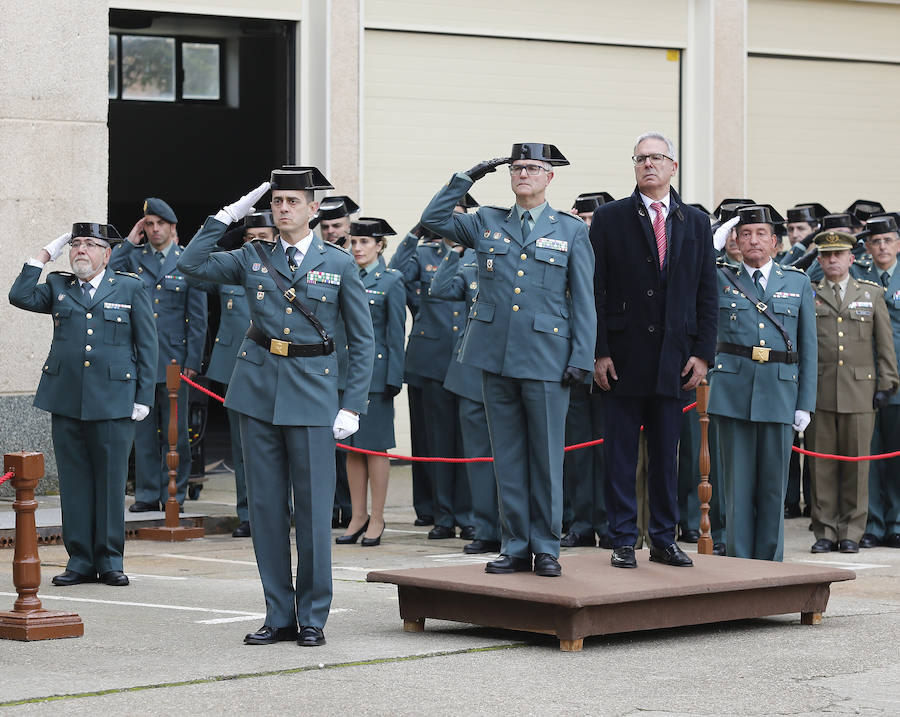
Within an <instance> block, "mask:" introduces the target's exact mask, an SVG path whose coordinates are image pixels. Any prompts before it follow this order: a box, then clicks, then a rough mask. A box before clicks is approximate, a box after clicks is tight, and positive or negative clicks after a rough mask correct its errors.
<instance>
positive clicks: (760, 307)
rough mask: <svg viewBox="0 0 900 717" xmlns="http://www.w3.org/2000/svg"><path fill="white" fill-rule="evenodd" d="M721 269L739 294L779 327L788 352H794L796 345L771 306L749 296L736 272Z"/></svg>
mask: <svg viewBox="0 0 900 717" xmlns="http://www.w3.org/2000/svg"><path fill="white" fill-rule="evenodd" d="M719 271H720V272H721V274H722V276H724V277H725V278H726V279H727V280H728V283H729V284H731V285H732V286H733V287H734V288H735V289H737V292H738V294H740V295H741V296H743V297H744V298H745V299H747V301H749V302H750V303H751V304H753V305H754V306H755V307H756V310H757V311H758V312H759V313H761V314H762V315H763V316H765V317H766V318H767V319H768V320H769V321H771V322H772V324H773V325H774V326H775V328H776V329H778V331H779V332H780V333H781V338H783V339H784V343H785V345H786V346H787V350H788V353H790V352H792V351H793V350H794V345H793V344H792V343H791V337H790V336H788V332H787V331H786V330H785V328H784V326H782V325H781V322H780V321H779V320H778V319H776V318H775V317H774V316H773V315H772V312H771V311H769V307H768V306H767V305H766V304H764V303H763V302H762V301H754V300H753V299H752V298H751V297H750V296H747V294H746V293H744V288H743V287H742V286H741V285H740V284H738V283H737V280H736V279H735V278H734V274H732V273H731V271H729V270H728V269H725V268H723V267H720V268H719Z"/></svg>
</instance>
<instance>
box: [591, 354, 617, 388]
mask: <svg viewBox="0 0 900 717" xmlns="http://www.w3.org/2000/svg"><path fill="white" fill-rule="evenodd" d="M610 379H612V380H613V381H618V380H619V375H618V374H617V373H616V367H615V364H613V360H612V356H601V357H600V358H598V359H595V360H594V381H595V382H596V383H597V385H598V386H599V387H600V388H602V389H603V390H604V391H609V390H610V389H612V384H611V383H610Z"/></svg>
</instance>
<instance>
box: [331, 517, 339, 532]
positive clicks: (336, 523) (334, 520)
mask: <svg viewBox="0 0 900 717" xmlns="http://www.w3.org/2000/svg"><path fill="white" fill-rule="evenodd" d="M331 527H332V529H334V528H340V527H341V517H340V515H332V516H331Z"/></svg>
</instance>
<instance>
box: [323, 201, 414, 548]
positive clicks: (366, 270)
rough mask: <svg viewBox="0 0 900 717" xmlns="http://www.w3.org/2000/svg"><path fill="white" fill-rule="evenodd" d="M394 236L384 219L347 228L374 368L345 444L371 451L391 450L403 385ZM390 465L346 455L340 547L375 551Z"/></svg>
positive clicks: (402, 289)
mask: <svg viewBox="0 0 900 717" xmlns="http://www.w3.org/2000/svg"><path fill="white" fill-rule="evenodd" d="M394 234H396V232H395V231H394V230H393V229H391V227H390V225H389V224H388V223H387V222H386V221H385V220H384V219H378V218H376V217H359V218H358V219H354V220H353V221H352V222H351V223H350V250H351V252H352V253H353V258H354V259H355V260H356V264H357V266H359V273H360V278H361V279H362V282H363V286H365V289H366V299H367V300H368V302H369V311H370V312H371V314H372V327H373V329H374V331H375V368H374V369H373V371H372V382H371V384H370V385H369V408H368V411H367V413H366V415H365V416H361V417H360V422H359V431H358V432H357V433H355V434H354V435H352V436H350V437H349V438H348V439H347V444H348V445H351V446H354V447H356V448H365V449H367V450H370V451H385V450H387V449H388V448H393V447H394V446H395V445H396V444H395V442H394V396H396V395H397V394H398V393H400V386H401V385H402V384H403V358H404V352H403V338H404V337H403V334H404V329H405V325H406V286H405V285H404V283H403V275H402V274H401V273H400V272H399V271H397V270H396V269H388V268H387V266H386V265H385V263H384V259H383V258H382V256H381V255H382V253H383V252H384V248H385V245H386V239H385V237H388V236H392V235H394ZM389 472H390V463H389V459H388V458H387V457H385V456H367V455H363V454H360V453H348V454H347V481H348V482H349V484H350V501H351V503H352V505H353V516H352V518H351V519H350V525H348V526H347V532H346V533H345V534H344V535H342V536H340V537H338V538H337V539H336V540H335V542H337V543H338V544H339V545H345V544H349V543H355V542H356V541H357V540H358V539H359V536H360V535H363V533H365V535H364V536H363V539H362V544H363V545H364V546H365V547H370V546H375V545H379V544H380V543H381V534H382V533H383V532H384V502H385V499H386V498H387V486H388V474H389ZM367 486H368V488H369V492H371V494H372V512H371V515H369V514H368V513H367V511H366V487H367Z"/></svg>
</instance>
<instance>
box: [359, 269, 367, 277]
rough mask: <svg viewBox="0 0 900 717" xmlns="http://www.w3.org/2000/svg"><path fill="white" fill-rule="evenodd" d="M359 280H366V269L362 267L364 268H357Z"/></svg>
mask: <svg viewBox="0 0 900 717" xmlns="http://www.w3.org/2000/svg"><path fill="white" fill-rule="evenodd" d="M359 278H360V279H365V278H366V267H364V266H361V267H359Z"/></svg>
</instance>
